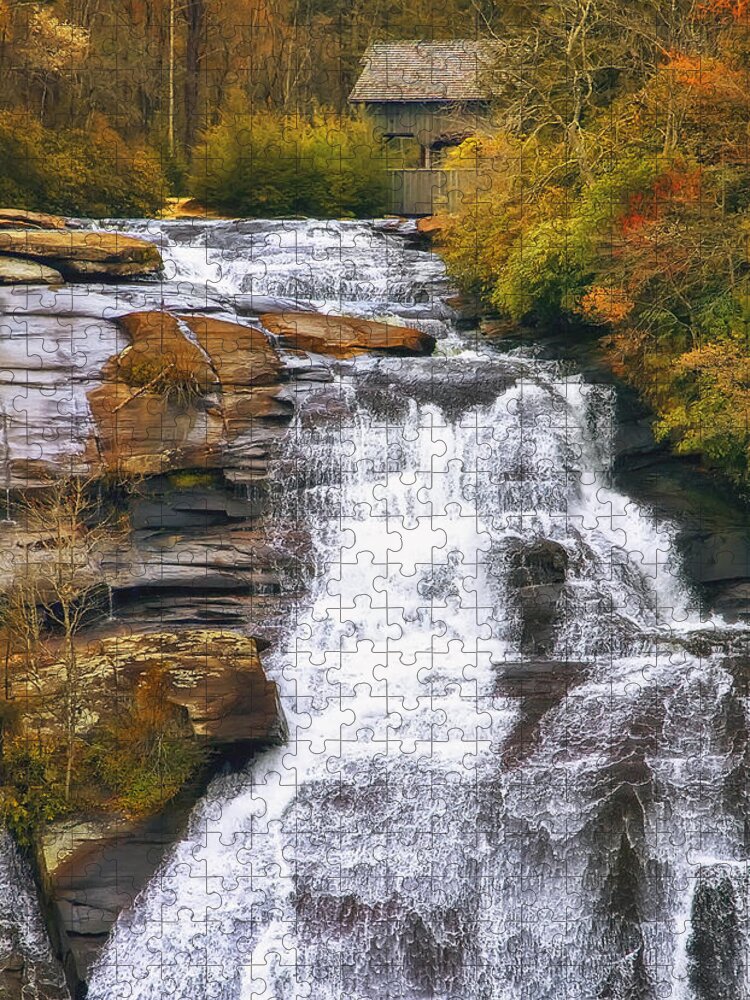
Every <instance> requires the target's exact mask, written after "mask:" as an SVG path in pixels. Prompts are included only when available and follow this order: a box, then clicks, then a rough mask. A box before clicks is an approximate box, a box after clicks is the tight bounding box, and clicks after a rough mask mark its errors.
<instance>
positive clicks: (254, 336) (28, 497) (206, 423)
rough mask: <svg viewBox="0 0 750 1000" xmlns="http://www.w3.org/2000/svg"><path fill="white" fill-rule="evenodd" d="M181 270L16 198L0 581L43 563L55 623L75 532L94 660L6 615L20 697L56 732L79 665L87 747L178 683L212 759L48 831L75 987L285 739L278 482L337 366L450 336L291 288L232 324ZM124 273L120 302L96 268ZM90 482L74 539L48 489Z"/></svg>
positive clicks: (59, 932)
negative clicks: (188, 824) (273, 477)
mask: <svg viewBox="0 0 750 1000" xmlns="http://www.w3.org/2000/svg"><path fill="white" fill-rule="evenodd" d="M160 264H161V261H160V259H159V256H158V253H157V251H156V250H155V248H154V246H153V245H152V244H150V243H144V242H143V241H140V240H135V239H131V238H128V237H124V236H122V235H120V234H105V233H93V232H90V231H85V230H76V229H71V228H68V227H67V225H66V223H65V220H58V219H55V218H54V217H42V216H37V215H32V214H30V213H24V212H14V211H10V210H8V211H5V212H2V211H0V285H2V284H4V285H5V287H2V288H0V312H1V313H2V316H3V319H2V320H0V371H1V372H2V375H0V480H2V482H0V487H2V488H3V489H4V493H0V501H2V500H4V501H5V509H4V511H2V513H4V515H5V517H4V520H2V521H0V586H1V587H2V589H3V591H4V592H6V593H11V592H13V589H14V588H17V587H18V581H19V578H21V579H26V581H27V582H28V574H29V566H31V567H33V575H34V579H33V586H34V593H35V594H38V595H39V599H40V600H42V601H43V604H44V610H43V615H42V617H44V615H46V616H47V617H49V615H50V614H51V615H52V617H53V618H56V617H59V616H58V615H57V610H56V605H55V600H56V598H55V594H54V589H55V588H54V586H53V583H54V580H53V577H54V573H53V572H52V569H51V567H52V568H54V565H55V563H54V560H55V553H56V552H58V551H59V549H60V546H61V545H62V546H63V547H64V548H65V552H66V553H67V552H70V553H75V556H74V558H75V560H77V562H76V568H75V580H74V581H73V582H72V583H71V585H72V586H73V585H74V586H75V587H76V588H78V590H79V592H80V593H83V594H85V595H86V600H87V604H88V605H90V606H87V610H86V613H85V615H83V617H82V620H81V621H82V623H81V626H80V629H79V630H78V631H77V632H76V634H75V637H74V640H75V641H74V644H73V645H74V652H72V651H71V650H70V649H68V647H67V646H66V645H65V642H64V641H63V638H64V637H63V636H62V635H61V634H60V629H59V622H58V624H57V625H56V626H55V628H53V630H52V631H53V634H52V635H51V636H50V637H49V638H48V639H47V640H45V644H44V655H43V656H41V657H40V658H38V659H37V658H32V659H30V658H29V656H28V652H27V653H26V654H25V655H24V654H23V651H22V650H19V649H18V648H17V639H18V636H17V635H16V634H15V633H13V634H12V630H11V629H10V627H8V628H6V629H5V633H4V638H5V642H6V649H7V650H8V651H9V655H8V656H7V657H6V660H7V663H8V665H9V666H8V669H9V670H10V671H11V673H12V683H11V687H10V688H9V689H8V690H6V696H7V695H8V691H10V697H11V700H12V701H14V702H16V703H17V707H19V706H20V708H21V714H22V718H23V717H28V718H32V717H33V719H34V725H35V727H36V728H35V733H36V738H38V739H39V740H41V741H43V740H47V739H48V738H50V739H52V738H53V737H54V736H55V733H56V732H57V729H58V728H59V727H60V712H61V708H60V706H61V705H62V704H63V703H64V702H65V699H66V697H68V695H67V694H66V692H68V690H69V685H70V658H71V656H75V670H76V672H77V676H78V677H80V678H81V679H82V680H81V684H82V694H81V704H82V710H81V712H80V713H79V718H78V721H77V723H76V726H77V732H76V738H78V739H80V740H82V741H84V743H85V741H86V740H87V739H88V734H92V733H93V734H95V733H97V732H98V731H99V730H100V729H101V728H102V727H105V728H106V727H107V726H110V725H112V724H113V721H116V720H117V719H118V718H119V716H118V713H121V712H122V711H125V712H126V713H127V711H129V706H131V705H133V704H137V703H138V702H139V699H140V698H141V695H142V692H146V693H148V691H149V689H150V686H152V685H153V684H154V681H155V679H158V684H159V692H160V699H161V701H160V705H161V709H160V710H161V711H165V712H167V713H171V714H173V715H174V718H175V719H176V720H178V722H179V725H180V726H181V727H182V731H183V732H185V733H187V734H188V735H189V736H190V738H192V739H194V740H197V741H199V742H200V743H201V744H202V745H203V746H205V747H206V748H207V749H208V751H209V755H208V758H207V761H206V763H205V765H204V766H203V767H202V768H201V769H200V770H199V771H198V772H197V773H196V774H195V775H194V777H193V778H192V779H191V781H190V782H189V783H188V784H187V785H185V786H184V787H183V789H182V791H181V792H180V793H179V794H178V795H177V796H176V797H175V798H173V799H172V800H171V802H170V803H169V804H168V805H167V806H166V807H164V808H161V809H160V810H158V811H157V812H155V813H151V814H150V815H147V816H142V817H138V816H135V815H132V814H129V813H128V811H127V809H123V807H122V805H121V804H120V803H119V802H117V801H114V800H108V799H107V796H106V794H104V793H103V792H102V791H101V790H89V791H87V792H86V796H88V798H87V802H88V805H87V806H84V805H81V804H79V805H78V806H76V807H75V808H74V809H72V810H68V812H67V814H66V815H64V816H63V818H61V819H59V820H56V821H55V822H53V823H51V824H47V826H46V829H45V833H44V836H43V838H42V840H41V842H39V843H38V845H37V846H38V850H37V851H36V854H35V856H36V863H37V866H38V871H39V876H40V881H41V884H42V886H43V891H44V900H45V908H46V912H47V913H48V914H49V920H50V927H51V928H52V932H53V938H54V943H55V946H56V948H57V952H58V954H59V956H60V959H61V961H62V962H63V964H64V966H65V971H66V975H67V980H68V983H69V984H70V986H71V988H72V990H73V991H74V992H75V991H76V990H78V991H80V990H82V989H83V986H82V984H83V983H84V981H85V979H86V976H87V972H88V969H89V968H90V965H91V963H92V961H94V959H95V958H96V955H97V954H98V951H99V948H100V947H101V945H102V943H103V941H104V940H105V938H106V936H107V933H108V931H109V929H110V927H111V926H112V923H113V922H114V920H115V919H116V917H117V915H118V913H119V912H120V910H121V909H122V908H123V907H124V906H127V905H128V904H129V902H130V901H131V900H132V899H133V897H134V895H135V894H136V893H137V892H138V891H139V890H140V888H142V887H143V885H145V883H146V882H147V880H148V879H149V878H150V876H151V875H152V874H153V872H154V870H155V869H156V867H157V866H158V864H159V863H160V861H161V859H162V857H163V855H164V852H165V850H166V849H167V847H168V845H169V843H171V842H172V840H173V839H174V838H175V836H177V835H178V834H179V833H180V831H181V830H182V828H183V826H184V823H185V821H186V817H187V815H188V812H189V809H190V806H191V804H192V803H193V802H194V801H195V798H196V796H197V795H198V794H199V793H200V792H201V790H202V788H203V787H204V786H205V783H206V781H207V780H209V778H210V776H211V774H212V773H214V772H215V770H216V768H217V767H221V766H223V763H222V762H225V761H227V760H234V761H245V760H247V759H248V756H249V755H252V754H253V753H254V752H256V751H257V750H258V748H261V747H263V746H267V745H269V744H274V743H278V742H280V741H282V740H283V739H284V733H285V724H284V717H283V711H282V709H281V706H280V704H279V699H278V693H277V691H276V687H275V685H274V684H273V683H271V682H269V681H268V679H267V678H266V675H265V672H264V670H263V665H262V662H261V658H260V651H261V650H262V648H263V647H264V646H265V645H266V644H267V642H268V639H269V638H271V639H272V638H273V636H274V634H275V631H276V629H277V623H278V622H279V621H280V620H281V616H282V615H283V600H282V596H283V595H282V590H283V589H284V588H283V587H282V582H281V576H283V575H285V574H286V573H287V568H289V569H290V568H291V567H292V565H296V563H297V562H298V560H299V559H300V558H302V559H304V554H305V548H306V541H305V539H302V538H298V537H295V536H294V533H293V532H290V531H286V532H285V531H284V526H281V525H273V526H272V527H273V530H271V531H269V530H268V529H269V525H268V518H267V513H266V510H265V495H266V488H267V486H266V484H267V473H268V465H269V460H270V458H271V456H272V454H273V449H274V446H275V444H276V442H277V441H278V440H279V438H280V437H281V436H282V435H283V434H284V433H285V431H286V428H287V427H288V425H289V422H290V420H291V418H292V416H293V414H294V411H295V405H296V403H297V401H298V400H300V399H302V398H304V396H305V395H306V393H307V392H308V390H309V388H310V387H311V386H314V385H315V384H316V383H317V382H320V381H321V380H322V381H325V380H327V379H329V378H331V373H330V366H331V365H332V364H334V363H336V362H335V361H334V360H333V359H340V358H348V357H352V356H354V355H356V354H362V353H367V352H375V353H384V352H385V353H396V354H400V355H404V354H423V353H428V352H429V351H431V350H432V348H433V346H434V340H433V339H432V338H431V337H430V336H428V335H426V334H424V333H422V332H420V331H419V330H416V329H412V328H410V327H404V326H399V325H395V324H391V323H379V322H376V321H374V320H367V321H363V320H357V319H353V318H352V319H349V318H346V317H343V318H340V319H336V320H335V321H334V320H332V319H331V318H330V317H328V316H326V315H322V314H317V313H315V312H314V311H312V309H311V308H308V309H307V310H306V311H305V312H303V313H296V312H294V311H292V310H291V309H290V307H293V305H294V303H292V302H290V301H287V300H281V299H279V300H274V299H273V298H271V297H269V296H253V295H248V296H244V297H241V298H242V301H241V302H237V303H236V305H237V314H238V315H241V316H242V322H237V321H235V320H230V319H229V318H228V317H227V316H226V315H225V314H222V315H216V311H215V310H216V308H217V307H216V306H215V305H212V304H211V303H208V302H207V301H206V300H205V299H204V300H201V299H200V298H199V297H198V296H197V295H196V296H195V298H194V299H193V297H191V295H190V294H186V293H184V292H183V290H181V289H180V290H179V292H176V291H174V289H173V287H172V286H170V285H169V283H168V282H167V283H165V284H159V285H157V284H149V282H148V281H144V282H142V283H138V282H134V281H132V280H131V279H132V278H134V277H138V278H143V277H146V278H147V277H148V276H149V275H151V274H153V273H154V272H155V270H156V269H157V268H158V267H159V266H160ZM112 280H117V282H118V284H117V289H116V293H115V294H113V290H112V289H111V288H105V287H104V286H103V285H101V284H100V285H97V284H93V283H92V282H94V281H112ZM83 281H85V282H86V283H87V284H86V287H85V294H84V295H82V294H80V292H79V291H77V285H76V283H78V282H83ZM62 282H68V283H69V284H67V285H66V284H62ZM70 289H73V292H72V293H71V291H70ZM71 480H74V481H78V482H84V483H85V484H86V488H87V490H88V493H89V494H90V495H91V496H94V497H95V498H96V499H95V503H94V508H95V509H94V508H91V509H89V507H88V506H87V508H86V511H87V512H86V513H85V514H84V515H83V516H82V517H81V518H79V520H78V521H76V522H75V524H74V525H73V527H72V528H70V529H68V528H67V527H65V528H64V529H62V536H63V537H62V540H61V527H60V520H59V518H58V519H55V517H53V516H49V517H47V518H45V517H44V516H42V515H41V514H40V512H42V513H43V512H45V511H48V510H53V509H54V504H53V505H52V506H50V505H49V504H47V506H45V503H46V501H44V502H41V501H39V502H38V498H44V497H45V496H47V495H48V494H49V493H50V492H52V493H54V491H55V489H57V488H58V486H57V485H56V484H61V483H62V484H65V483H67V482H69V481H71ZM100 509H101V517H100V515H99V510H100ZM92 510H93V513H92ZM113 513H115V514H116V517H113V516H112V515H113ZM97 519H99V520H100V521H101V523H102V524H104V525H105V529H104V530H101V531H100V530H99V528H98V527H97V525H96V523H95V522H96V521H97ZM115 522H117V523H115ZM110 524H111V528H110V527H109V526H110ZM99 527H101V525H100V526H99ZM71 536H72V537H71ZM79 536H80V537H79ZM92 538H93V539H94V541H93V542H92V543H91V544H90V545H89V547H88V548H87V544H88V543H89V542H90V540H91V539H92ZM24 574H26V577H24ZM40 580H44V581H45V584H44V586H42V585H41V584H40V582H39V581H40ZM50 580H52V581H53V582H52V583H50ZM45 587H46V588H47V590H50V589H51V590H52V592H53V593H52V594H51V595H50V594H49V593H47V592H46V591H45ZM48 624H49V622H47V623H46V625H48ZM46 625H45V622H44V621H42V627H46ZM27 631H28V630H27ZM0 638H1V637H0ZM6 673H7V670H6ZM66 685H67V686H66ZM20 692H23V695H22V696H21V695H20ZM21 724H22V725H23V721H22V723H21ZM6 964H7V969H6V973H7V975H6V976H5V979H4V982H5V983H7V984H8V986H7V989H8V990H9V995H20V991H21V990H22V989H27V988H31V987H30V984H31V979H32V978H33V977H32V969H31V966H30V965H29V964H28V963H27V962H26V960H25V959H24V958H23V956H22V955H21V956H20V957H19V956H18V955H17V954H16V953H15V952H14V953H13V955H12V956H11V958H10V959H9V960H8V963H6ZM14 983H16V984H18V988H17V989H16V987H15V986H14V985H13V984H14ZM14 990H15V993H14Z"/></svg>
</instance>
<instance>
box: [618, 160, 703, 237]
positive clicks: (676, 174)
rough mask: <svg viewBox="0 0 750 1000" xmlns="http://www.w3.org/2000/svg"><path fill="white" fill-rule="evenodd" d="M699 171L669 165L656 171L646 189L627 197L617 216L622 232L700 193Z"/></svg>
mask: <svg viewBox="0 0 750 1000" xmlns="http://www.w3.org/2000/svg"><path fill="white" fill-rule="evenodd" d="M700 191H701V171H700V170H687V171H686V170H680V169H678V168H672V169H671V170H667V171H665V172H664V173H662V174H660V175H659V177H657V178H656V180H655V181H654V183H653V184H652V186H651V188H650V190H648V191H639V192H637V193H636V194H632V195H631V196H630V197H629V198H628V207H627V209H626V210H625V212H624V213H623V215H622V216H621V217H620V229H621V230H622V232H623V233H625V234H628V233H634V232H637V231H638V230H639V229H642V228H643V226H645V225H646V224H647V223H650V222H656V221H657V219H659V218H660V216H662V215H664V214H665V212H666V211H668V210H669V209H671V208H673V207H674V206H676V205H687V204H690V203H692V202H695V201H697V200H698V198H699V197H700Z"/></svg>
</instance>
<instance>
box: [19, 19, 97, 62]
mask: <svg viewBox="0 0 750 1000" xmlns="http://www.w3.org/2000/svg"><path fill="white" fill-rule="evenodd" d="M89 41H90V36H89V32H88V31H87V30H86V28H83V27H81V26H80V25H77V24H71V23H70V22H68V21H61V20H60V19H59V18H57V17H55V15H54V14H52V13H51V12H50V11H49V10H48V9H47V8H46V7H42V8H40V9H38V10H35V11H34V12H33V13H32V14H31V15H30V17H29V26H28V45H27V55H28V58H29V60H30V62H31V63H32V65H33V66H35V68H36V69H38V70H41V71H43V72H47V73H54V74H57V75H59V74H62V73H64V72H66V71H70V70H75V69H77V68H78V67H79V66H80V65H82V64H83V61H84V59H85V58H86V56H87V55H88V51H89Z"/></svg>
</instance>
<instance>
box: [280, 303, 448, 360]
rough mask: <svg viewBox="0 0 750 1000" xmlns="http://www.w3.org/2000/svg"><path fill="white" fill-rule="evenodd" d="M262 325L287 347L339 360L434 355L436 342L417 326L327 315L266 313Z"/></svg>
mask: <svg viewBox="0 0 750 1000" xmlns="http://www.w3.org/2000/svg"><path fill="white" fill-rule="evenodd" d="M260 320H261V322H262V323H263V325H264V326H265V327H266V329H267V330H270V331H271V333H273V334H275V335H276V336H277V337H278V338H279V341H280V343H281V344H282V345H283V346H284V347H289V348H293V349H295V350H302V351H314V352H316V353H318V354H331V355H333V356H334V357H337V358H351V357H355V356H356V355H357V354H367V353H371V352H376V353H387V354H416V355H420V354H430V353H432V351H433V350H434V348H435V339H434V338H433V337H431V336H429V335H428V334H426V333H422V332H421V331H420V330H417V329H414V327H409V326H400V325H399V324H397V323H380V322H377V321H375V320H366V319H355V318H353V317H350V316H334V315H328V314H323V313H303V312H294V313H278V314H277V313H265V314H263V315H261V317H260Z"/></svg>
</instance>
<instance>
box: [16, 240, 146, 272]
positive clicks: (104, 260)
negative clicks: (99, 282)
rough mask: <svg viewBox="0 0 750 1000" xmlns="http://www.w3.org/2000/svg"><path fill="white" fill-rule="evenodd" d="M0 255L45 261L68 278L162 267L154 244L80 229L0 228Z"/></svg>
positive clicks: (142, 270) (144, 270) (143, 270)
mask: <svg viewBox="0 0 750 1000" xmlns="http://www.w3.org/2000/svg"><path fill="white" fill-rule="evenodd" d="M0 254H10V255H12V256H14V257H28V258H30V259H32V260H36V261H39V262H41V263H44V264H48V265H50V266H51V267H54V268H55V269H56V270H58V271H60V272H61V273H62V274H63V277H65V278H68V279H76V278H83V279H90V278H102V277H103V278H121V277H134V276H141V275H149V274H154V273H155V272H156V271H158V270H159V269H160V268H161V266H162V260H161V255H160V254H159V251H158V250H157V248H156V247H155V246H154V244H153V243H148V242H146V241H145V240H139V239H135V238H134V237H132V236H123V235H122V234H121V233H101V232H90V231H87V230H82V229H33V228H27V229H0Z"/></svg>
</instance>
